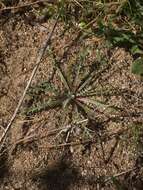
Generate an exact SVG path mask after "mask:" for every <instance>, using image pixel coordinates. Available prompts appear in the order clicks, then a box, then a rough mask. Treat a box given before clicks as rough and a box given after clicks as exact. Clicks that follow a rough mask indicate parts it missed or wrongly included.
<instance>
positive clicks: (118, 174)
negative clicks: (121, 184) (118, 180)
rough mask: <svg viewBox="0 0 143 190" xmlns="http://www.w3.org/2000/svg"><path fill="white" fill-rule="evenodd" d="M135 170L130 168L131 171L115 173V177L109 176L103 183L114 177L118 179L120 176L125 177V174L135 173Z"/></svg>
mask: <svg viewBox="0 0 143 190" xmlns="http://www.w3.org/2000/svg"><path fill="white" fill-rule="evenodd" d="M135 170H137V167H135V168H132V169H129V170H126V171H124V172H121V173H117V174H115V175H113V176H111V177H108V178H107V179H106V180H105V181H104V183H107V182H108V181H110V180H112V179H113V178H114V177H120V176H122V175H125V174H127V173H130V172H132V171H135Z"/></svg>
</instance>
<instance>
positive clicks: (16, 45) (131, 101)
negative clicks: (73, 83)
mask: <svg viewBox="0 0 143 190" xmlns="http://www.w3.org/2000/svg"><path fill="white" fill-rule="evenodd" d="M52 25H53V21H49V22H46V23H43V26H42V25H41V24H38V23H37V24H35V23H34V24H33V25H31V24H30V23H28V22H27V20H24V19H23V18H19V16H15V18H10V19H9V20H7V21H6V22H5V23H3V24H2V25H1V28H0V126H3V127H5V126H6V124H7V123H8V121H9V119H10V117H11V116H12V114H13V112H14V110H15V108H16V106H17V103H18V100H19V99H20V97H21V95H22V92H23V90H24V87H25V85H26V83H27V81H28V79H29V76H30V74H31V71H32V68H33V67H34V64H35V60H36V57H37V51H38V49H39V48H40V47H41V44H42V42H43V41H44V39H46V36H47V31H48V32H49V31H50V29H51V27H52ZM62 30H63V26H62V24H61V23H59V24H58V27H57V29H56V32H55V34H54V36H53V39H52V45H51V46H52V47H54V49H55V52H56V55H57V56H58V57H61V56H62V55H63V53H64V51H65V50H66V47H67V45H69V44H71V42H72V41H73V39H74V38H75V37H76V34H77V31H75V30H72V29H71V30H70V31H68V32H67V33H65V35H64V36H62V37H60V34H61V33H62ZM85 47H88V48H89V54H88V56H87V57H86V58H87V61H86V62H87V64H89V65H90V63H91V62H92V61H93V60H95V59H98V52H97V48H98V49H99V53H100V59H101V60H100V61H101V62H102V61H104V60H106V61H107V60H108V62H109V64H110V65H111V66H110V67H109V69H108V70H107V71H106V73H101V75H100V76H99V78H98V83H99V84H101V86H104V87H107V88H108V87H109V86H114V88H116V91H117V94H118V92H122V95H121V96H120V95H119V94H118V95H114V96H109V97H106V102H108V103H109V104H110V105H116V106H119V107H121V108H123V110H124V111H123V112H121V116H120V118H119V119H116V118H115V119H114V120H113V119H112V120H108V121H107V122H105V123H103V126H101V129H99V130H97V129H96V126H95V123H94V124H93V126H92V129H94V130H95V132H94V142H89V143H85V144H81V143H79V145H76V146H73V145H71V146H61V147H59V148H57V147H55V148H49V146H51V144H52V145H53V144H57V143H65V141H64V138H61V136H58V138H57V139H56V141H54V140H53V139H54V137H55V134H54V135H50V136H48V133H49V131H51V130H53V129H55V128H58V127H59V123H60V122H61V123H62V121H60V119H58V118H61V114H62V112H58V113H57V111H58V110H54V111H43V112H42V113H40V114H37V115H36V116H33V117H31V118H30V119H31V120H32V121H30V122H29V121H28V131H27V134H26V136H25V138H26V137H27V136H28V135H30V134H32V135H35V134H36V135H39V138H38V140H36V141H33V140H31V142H29V141H28V142H24V143H19V144H18V145H16V142H17V141H19V139H21V138H22V137H23V123H25V122H26V121H25V119H27V118H25V117H24V116H23V115H22V114H21V112H22V110H23V109H21V112H20V113H19V115H18V116H17V119H16V121H15V122H14V124H13V126H12V129H11V131H10V133H9V136H8V138H7V142H6V148H7V151H6V153H5V154H4V155H3V156H1V160H0V161H1V162H0V165H1V166H0V167H1V169H0V189H2V190H11V189H17V190H18V189H19V190H32V189H33V190H78V189H79V190H94V189H95V190H96V189H99V190H100V189H105V190H111V189H117V188H116V186H115V183H112V182H113V181H112V180H111V179H110V180H109V181H107V182H106V183H104V179H108V177H110V176H114V175H116V174H119V173H121V172H123V171H128V170H130V169H133V168H134V167H137V166H139V168H138V169H137V170H133V171H131V172H129V173H128V172H127V173H125V174H124V175H121V176H120V177H118V179H119V181H117V182H116V183H120V186H122V189H129V190H130V189H134V190H139V189H142V187H143V181H142V176H143V173H142V172H143V170H142V167H141V164H142V156H141V153H142V151H143V150H142V149H141V145H142V142H143V141H142V140H143V139H142V133H141V130H142V128H141V127H142V126H143V125H142V123H143V117H142V116H143V112H142V111H143V95H142V94H143V83H142V80H141V79H140V78H138V77H137V76H134V75H133V74H131V71H130V66H131V62H132V57H131V55H130V54H129V53H128V52H126V51H125V50H124V49H119V48H113V49H112V50H110V49H109V48H107V46H106V45H103V41H101V40H100V39H99V40H97V39H96V38H95V37H90V38H88V39H82V40H79V41H78V40H77V41H76V43H74V44H73V46H72V47H71V48H70V49H69V52H68V54H67V56H65V57H64V59H63V60H62V62H63V63H65V62H68V63H69V64H73V63H74V62H75V60H76V56H77V54H78V52H79V51H80V50H81V49H82V48H83V49H84V48H85ZM47 54H48V53H47ZM52 71H53V67H52V64H51V58H50V56H45V58H44V60H43V62H42V63H41V66H40V68H39V70H38V72H37V75H36V77H35V79H34V81H33V85H34V84H37V83H40V82H41V81H45V80H47V78H48V77H50V75H51V74H52ZM54 82H55V83H56V84H57V85H61V84H60V83H59V81H58V80H57V81H56V79H55V78H54ZM101 86H100V87H101ZM104 98H105V97H103V99H104ZM23 107H24V105H23ZM101 118H102V119H105V118H104V116H101ZM64 125H66V123H64ZM139 127H140V128H141V130H140V132H139V134H136V132H135V131H136V128H139ZM0 134H2V129H1V131H0ZM46 134H47V137H46V138H42V136H43V135H45V136H46ZM135 134H136V135H135ZM137 136H139V138H138V140H139V141H138V140H137ZM72 141H74V142H75V141H76V142H80V141H81V136H80V135H76V136H75V137H72Z"/></svg>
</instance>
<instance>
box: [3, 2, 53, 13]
mask: <svg viewBox="0 0 143 190" xmlns="http://www.w3.org/2000/svg"><path fill="white" fill-rule="evenodd" d="M38 3H50V4H56V3H57V0H38V1H35V2H32V3H27V4H24V5H19V6H15V7H5V8H2V9H0V12H2V11H5V10H16V9H21V8H26V7H30V6H33V5H36V4H38Z"/></svg>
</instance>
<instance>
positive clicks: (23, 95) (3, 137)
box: [0, 16, 59, 146]
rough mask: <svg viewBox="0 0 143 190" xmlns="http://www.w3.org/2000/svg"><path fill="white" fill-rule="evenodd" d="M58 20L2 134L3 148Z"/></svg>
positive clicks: (0, 140) (0, 143) (42, 48)
mask: <svg viewBox="0 0 143 190" xmlns="http://www.w3.org/2000/svg"><path fill="white" fill-rule="evenodd" d="M58 18H59V16H58V17H57V19H56V22H55V24H54V26H53V28H52V30H51V32H50V33H49V35H48V38H47V39H46V40H45V41H44V43H43V45H42V47H41V48H40V51H39V54H38V56H37V60H36V65H35V67H34V69H33V71H32V73H31V76H30V79H29V80H28V82H27V85H26V87H25V89H24V92H23V94H22V96H21V98H20V100H19V102H18V105H17V107H16V109H15V111H14V113H13V115H12V117H11V119H10V121H9V123H8V125H7V127H6V128H5V131H4V133H3V134H2V136H1V138H0V145H1V146H2V144H3V141H4V139H5V137H6V135H7V133H8V132H9V130H10V128H11V126H12V124H13V122H14V120H15V118H16V115H17V113H18V111H19V109H20V107H21V105H22V103H23V100H24V98H25V95H26V93H27V90H28V88H29V86H30V85H31V82H32V80H33V78H34V76H35V74H36V71H37V70H38V68H39V65H40V63H41V60H42V58H43V55H44V53H45V50H46V49H47V47H48V45H49V43H50V40H51V38H52V36H53V33H54V30H55V28H56V25H57V23H58Z"/></svg>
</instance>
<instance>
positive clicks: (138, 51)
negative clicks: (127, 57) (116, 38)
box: [131, 45, 143, 55]
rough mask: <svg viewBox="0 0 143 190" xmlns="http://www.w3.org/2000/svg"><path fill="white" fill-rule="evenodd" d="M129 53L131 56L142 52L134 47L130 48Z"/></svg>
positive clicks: (142, 52)
mask: <svg viewBox="0 0 143 190" xmlns="http://www.w3.org/2000/svg"><path fill="white" fill-rule="evenodd" d="M131 53H132V54H133V55H135V54H143V51H142V50H141V49H140V48H139V47H138V45H134V46H133V47H132V48H131Z"/></svg>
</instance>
